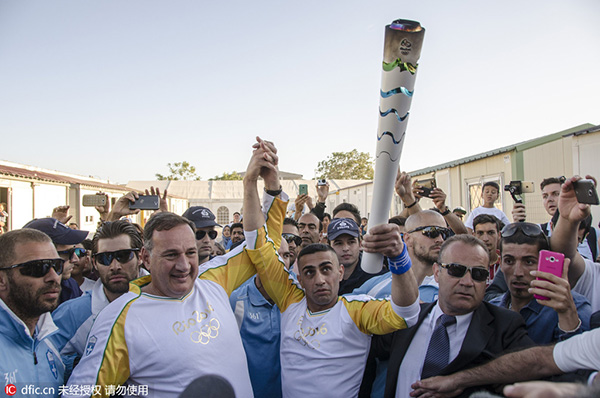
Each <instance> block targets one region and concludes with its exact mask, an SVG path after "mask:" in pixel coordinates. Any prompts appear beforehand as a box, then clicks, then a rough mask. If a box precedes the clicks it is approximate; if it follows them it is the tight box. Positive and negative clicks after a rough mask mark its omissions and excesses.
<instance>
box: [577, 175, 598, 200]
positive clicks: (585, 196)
mask: <svg viewBox="0 0 600 398" xmlns="http://www.w3.org/2000/svg"><path fill="white" fill-rule="evenodd" d="M573 189H575V196H576V197H577V201H578V202H579V203H584V204H586V205H598V204H600V200H599V199H598V191H596V184H594V180H588V179H583V180H579V181H575V182H573Z"/></svg>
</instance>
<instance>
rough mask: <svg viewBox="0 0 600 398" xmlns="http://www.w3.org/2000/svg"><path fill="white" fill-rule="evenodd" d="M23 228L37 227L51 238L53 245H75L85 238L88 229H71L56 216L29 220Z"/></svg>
mask: <svg viewBox="0 0 600 398" xmlns="http://www.w3.org/2000/svg"><path fill="white" fill-rule="evenodd" d="M23 228H31V229H37V230H38V231H42V232H43V233H45V234H46V235H48V236H49V237H50V239H52V243H54V244H55V245H76V244H78V243H81V242H83V241H84V240H85V238H87V236H88V234H89V232H88V231H80V230H78V229H71V228H69V227H67V226H66V225H65V224H63V223H61V222H60V221H58V220H57V219H56V218H50V217H48V218H36V219H34V220H31V221H29V222H28V223H27V224H25V225H24V226H23Z"/></svg>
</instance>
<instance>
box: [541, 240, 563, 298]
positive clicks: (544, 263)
mask: <svg viewBox="0 0 600 398" xmlns="http://www.w3.org/2000/svg"><path fill="white" fill-rule="evenodd" d="M564 264H565V255H564V254H562V253H557V252H552V251H550V250H540V254H539V258H538V271H542V272H547V273H549V274H552V275H555V276H557V277H559V278H562V273H563V268H564ZM536 280H539V281H540V280H542V281H547V279H544V278H540V277H538V278H536ZM533 297H535V298H536V299H538V300H549V298H548V297H546V296H542V295H540V294H534V295H533Z"/></svg>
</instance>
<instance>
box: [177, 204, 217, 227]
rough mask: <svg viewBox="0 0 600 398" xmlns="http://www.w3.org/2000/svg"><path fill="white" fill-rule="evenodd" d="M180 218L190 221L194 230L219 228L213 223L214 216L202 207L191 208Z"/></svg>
mask: <svg viewBox="0 0 600 398" xmlns="http://www.w3.org/2000/svg"><path fill="white" fill-rule="evenodd" d="M182 217H184V218H187V219H188V220H190V221H192V222H193V223H194V225H195V226H196V228H204V227H220V225H219V224H217V222H216V221H215V215H214V214H213V212H212V211H210V209H208V208H206V207H204V206H192V207H190V208H189V209H187V210H186V211H185V213H183V214H182Z"/></svg>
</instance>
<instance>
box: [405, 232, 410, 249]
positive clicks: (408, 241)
mask: <svg viewBox="0 0 600 398" xmlns="http://www.w3.org/2000/svg"><path fill="white" fill-rule="evenodd" d="M404 244H405V245H406V247H412V238H411V236H410V234H409V233H408V232H405V233H404Z"/></svg>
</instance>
